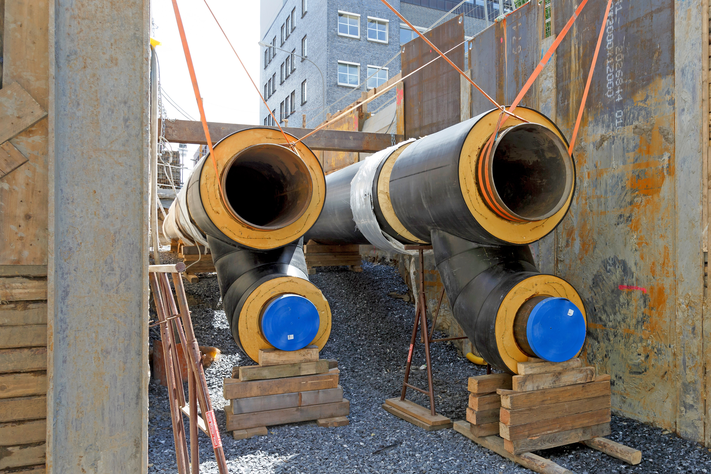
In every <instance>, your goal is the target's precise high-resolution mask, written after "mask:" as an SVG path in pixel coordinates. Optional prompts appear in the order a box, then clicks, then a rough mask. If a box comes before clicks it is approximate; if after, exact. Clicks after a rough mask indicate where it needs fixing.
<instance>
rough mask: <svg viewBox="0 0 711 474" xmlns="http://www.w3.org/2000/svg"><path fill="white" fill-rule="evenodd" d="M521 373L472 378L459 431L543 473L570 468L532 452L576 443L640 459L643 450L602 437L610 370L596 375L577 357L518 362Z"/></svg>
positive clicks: (633, 461) (607, 427) (606, 432)
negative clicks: (464, 419) (563, 360)
mask: <svg viewBox="0 0 711 474" xmlns="http://www.w3.org/2000/svg"><path fill="white" fill-rule="evenodd" d="M518 372H519V375H515V376H513V377H511V376H509V375H505V374H493V375H482V376H478V377H471V378H470V379H469V391H470V396H469V406H468V408H467V421H457V422H455V423H454V429H455V431H457V432H459V433H461V434H463V435H464V436H466V437H467V438H469V439H471V440H473V441H475V442H476V443H478V444H480V445H481V446H484V447H486V448H488V449H490V450H492V451H494V452H496V453H498V454H500V455H501V456H503V457H505V458H507V459H510V460H512V461H514V462H516V463H518V464H520V465H522V466H524V467H526V468H528V469H531V470H533V471H536V472H540V473H562V472H566V473H569V472H571V471H568V470H567V469H564V468H562V467H561V466H559V465H558V464H556V463H554V462H552V461H550V460H548V459H545V458H543V457H541V456H538V455H535V454H532V453H531V452H532V451H539V450H543V449H549V448H554V447H558V446H564V445H568V444H573V443H584V444H585V445H587V446H589V447H591V448H593V449H597V450H598V451H601V452H604V453H606V454H608V455H610V456H613V457H616V458H618V459H621V460H623V461H625V462H627V463H629V464H632V465H635V464H639V463H640V462H641V460H642V453H641V452H640V451H638V450H636V449H632V448H629V447H627V446H624V445H621V444H619V443H616V442H614V441H611V440H608V439H605V438H602V436H606V435H609V434H610V398H611V396H610V376H609V375H596V374H595V369H594V368H593V367H582V362H581V361H580V360H579V359H573V360H571V361H568V362H564V363H562V364H553V363H549V362H544V361H540V360H531V361H529V362H524V363H519V366H518ZM496 385H499V387H496ZM492 389H493V390H492ZM497 397H498V400H497ZM497 406H498V408H496V407H497Z"/></svg>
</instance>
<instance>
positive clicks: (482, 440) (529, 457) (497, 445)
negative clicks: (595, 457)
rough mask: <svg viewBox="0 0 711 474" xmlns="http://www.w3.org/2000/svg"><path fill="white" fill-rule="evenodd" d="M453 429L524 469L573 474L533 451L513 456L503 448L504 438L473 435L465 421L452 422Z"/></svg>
mask: <svg viewBox="0 0 711 474" xmlns="http://www.w3.org/2000/svg"><path fill="white" fill-rule="evenodd" d="M454 431H456V432H457V433H460V434H462V435H464V436H466V437H467V438H469V439H470V440H472V441H474V442H475V443H477V444H479V445H480V446H483V447H484V448H486V449H489V450H491V451H493V452H495V453H496V454H498V455H499V456H502V457H504V458H506V459H509V460H511V461H513V462H515V463H517V464H520V465H521V466H523V467H525V468H526V469H530V470H532V471H534V472H538V473H540V474H574V473H573V471H569V470H568V469H565V468H564V467H562V466H559V465H558V464H556V463H554V462H553V461H551V460H549V459H546V458H542V457H541V456H538V455H536V454H533V453H525V454H521V455H520V456H514V455H513V454H511V453H509V452H508V451H506V449H505V448H504V440H503V439H501V438H500V437H498V436H486V437H477V436H474V435H473V434H472V433H471V431H470V430H469V423H467V422H466V421H456V422H454Z"/></svg>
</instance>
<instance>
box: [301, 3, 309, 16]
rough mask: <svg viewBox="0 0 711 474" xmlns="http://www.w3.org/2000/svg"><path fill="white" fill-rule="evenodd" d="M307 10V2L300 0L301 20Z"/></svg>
mask: <svg viewBox="0 0 711 474" xmlns="http://www.w3.org/2000/svg"><path fill="white" fill-rule="evenodd" d="M307 9H308V5H307V0H301V18H303V17H304V15H306V11H307Z"/></svg>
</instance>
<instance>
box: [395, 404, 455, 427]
mask: <svg viewBox="0 0 711 474" xmlns="http://www.w3.org/2000/svg"><path fill="white" fill-rule="evenodd" d="M385 405H388V406H390V407H393V408H395V409H396V410H400V411H401V412H403V413H406V414H408V415H410V416H412V417H414V418H417V419H418V420H420V421H421V422H423V423H426V424H428V425H430V426H448V427H449V426H451V425H452V420H450V419H449V418H447V417H446V416H442V415H439V414H435V415H434V416H433V415H432V413H431V412H430V410H429V409H427V408H425V407H422V406H420V405H418V404H416V403H413V402H411V401H410V400H400V399H399V398H388V399H387V400H385Z"/></svg>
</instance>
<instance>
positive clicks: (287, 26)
mask: <svg viewBox="0 0 711 474" xmlns="http://www.w3.org/2000/svg"><path fill="white" fill-rule="evenodd" d="M284 32H285V33H284V34H285V36H284V38H288V37H289V35H290V34H291V15H289V16H287V17H286V29H285V30H284Z"/></svg>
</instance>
